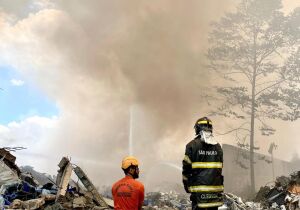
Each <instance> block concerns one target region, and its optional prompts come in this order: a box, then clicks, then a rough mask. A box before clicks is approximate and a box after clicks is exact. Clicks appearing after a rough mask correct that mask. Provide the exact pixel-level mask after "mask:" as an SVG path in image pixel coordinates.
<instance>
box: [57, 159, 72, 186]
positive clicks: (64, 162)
mask: <svg viewBox="0 0 300 210" xmlns="http://www.w3.org/2000/svg"><path fill="white" fill-rule="evenodd" d="M68 163H70V160H69V159H68V158H67V157H63V158H62V159H61V161H60V162H59V164H58V167H59V170H58V171H57V172H58V174H57V177H56V186H59V183H60V182H61V178H62V175H63V173H64V170H65V168H66V166H67V165H68Z"/></svg>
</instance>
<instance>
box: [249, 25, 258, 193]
mask: <svg viewBox="0 0 300 210" xmlns="http://www.w3.org/2000/svg"><path fill="white" fill-rule="evenodd" d="M256 38H257V32H256V30H254V36H253V53H254V56H253V75H252V83H251V86H252V91H251V128H250V180H251V182H250V185H251V194H252V195H255V171H254V125H255V123H254V122H255V86H256V73H257V65H256V63H257V58H256Z"/></svg>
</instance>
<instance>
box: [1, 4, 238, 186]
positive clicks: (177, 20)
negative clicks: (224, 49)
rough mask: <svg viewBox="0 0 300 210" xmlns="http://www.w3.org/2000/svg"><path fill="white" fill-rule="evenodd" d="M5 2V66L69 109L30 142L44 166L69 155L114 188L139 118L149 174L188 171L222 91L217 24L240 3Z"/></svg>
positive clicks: (136, 141)
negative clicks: (210, 42) (215, 72)
mask: <svg viewBox="0 0 300 210" xmlns="http://www.w3.org/2000/svg"><path fill="white" fill-rule="evenodd" d="M2 3H3V12H4V13H3V15H2V16H1V21H0V25H1V40H2V41H1V45H0V47H1V48H0V51H1V54H2V55H3V57H2V58H1V62H3V63H5V64H7V65H11V66H13V67H14V68H16V69H17V70H18V71H20V72H21V73H22V74H23V75H24V77H26V78H27V80H28V81H31V82H32V83H34V84H36V85H37V86H38V87H39V88H41V89H42V90H43V91H44V93H45V94H46V95H48V96H49V97H50V98H51V100H52V101H54V102H55V103H56V104H57V106H58V108H59V110H60V114H59V116H58V117H57V118H55V125H54V126H53V127H51V129H50V130H49V132H48V133H46V134H45V135H43V139H41V140H40V142H39V143H37V144H35V146H32V145H30V144H29V143H26V142H23V144H24V146H27V147H28V148H29V149H28V150H27V151H26V152H27V155H28V154H30V153H31V154H37V156H34V157H36V158H37V159H36V160H35V161H36V162H35V163H36V164H37V165H39V166H40V167H41V168H43V169H46V168H49V170H51V171H54V169H55V168H56V161H58V160H59V159H60V157H61V156H62V155H69V156H71V157H72V158H73V160H74V161H75V162H77V163H79V164H82V165H83V167H84V168H86V169H87V170H89V171H90V174H92V176H93V177H94V178H96V177H97V178H98V179H101V180H102V181H101V183H103V182H104V183H105V182H106V183H108V184H109V183H111V182H112V180H114V179H116V178H117V177H120V176H121V173H122V172H121V171H120V168H119V165H120V160H121V159H122V157H124V156H125V155H127V154H128V138H129V131H130V128H129V122H130V119H129V118H130V110H132V115H131V116H132V119H131V120H132V125H133V128H132V132H133V133H132V137H133V152H134V155H136V156H137V157H139V159H140V160H141V162H142V169H143V168H144V171H145V172H147V170H148V172H149V169H150V168H153V170H154V168H155V169H157V167H156V166H155V165H156V164H158V163H159V162H161V161H163V162H168V161H169V162H175V163H179V164H180V160H181V158H182V155H183V152H184V146H185V144H186V143H187V142H188V140H189V139H190V138H191V137H192V136H193V130H192V126H193V123H194V121H195V120H196V119H197V118H199V117H201V116H203V115H206V114H207V111H208V104H207V103H206V101H204V100H203V98H201V95H202V94H203V93H205V90H204V89H203V87H204V86H209V85H213V84H214V83H213V82H214V81H211V79H210V78H211V77H210V73H209V72H208V71H207V70H206V69H205V68H204V66H203V65H202V64H203V59H204V57H203V51H204V50H205V48H206V47H207V36H208V32H209V29H210V27H209V23H210V22H211V21H213V20H218V18H220V17H221V16H222V15H223V14H224V12H227V11H231V10H233V9H234V8H235V4H236V1H235V0H227V1H219V0H215V1H211V0H210V1H198V0H195V1H189V2H186V1H177V0H176V1H174V0H169V1H163V2H162V1H159V0H157V1H151V2H150V1H140V0H139V1H130V2H129V1H126V2H124V1H96V0H94V1H88V2H82V1H79V0H73V1H59V2H52V1H47V0H44V1H23V2H22V4H24V5H22V6H16V4H14V3H12V2H11V1H4V0H3V1H2ZM18 3H19V2H18ZM21 8H22V9H21ZM24 8H27V10H26V11H24ZM217 127H218V125H217ZM221 143H225V140H224V141H223V142H221ZM26 144H28V145H26ZM38 154H44V155H45V157H46V158H41V159H40V160H38V159H39V158H38V156H39V155H38ZM47 157H48V158H47ZM42 164H44V166H41V165H42ZM172 170H176V169H172ZM172 172H174V171H172ZM151 173H153V172H151ZM151 173H150V172H149V174H151ZM176 173H178V177H180V172H177V171H176ZM145 179H149V178H145ZM98 184H100V181H98Z"/></svg>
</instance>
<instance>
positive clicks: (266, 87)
mask: <svg viewBox="0 0 300 210" xmlns="http://www.w3.org/2000/svg"><path fill="white" fill-rule="evenodd" d="M281 9H282V5H281V0H241V3H240V4H239V5H238V7H237V10H236V12H234V13H227V14H226V15H225V16H224V17H223V18H221V19H220V21H218V22H215V23H213V25H212V26H213V30H212V32H211V34H210V37H209V43H210V48H209V49H208V52H207V58H208V61H209V65H208V66H209V68H210V69H212V70H214V71H215V72H217V73H218V75H221V76H222V78H224V79H225V80H226V81H228V83H227V84H228V86H227V87H224V86H223V87H222V86H218V87H217V90H218V93H219V94H221V96H222V97H223V102H222V105H221V106H220V107H218V109H216V110H215V111H214V112H213V113H214V114H220V115H223V116H225V117H231V118H235V119H238V120H239V121H241V125H240V126H238V127H237V128H235V129H232V130H231V131H243V132H244V136H243V139H244V141H245V140H246V139H249V140H250V144H245V143H240V144H241V145H243V146H245V145H248V146H249V152H250V153H249V161H250V162H249V164H250V180H251V193H253V194H254V193H255V173H254V162H255V161H254V150H255V149H257V148H256V147H255V144H254V142H255V141H254V140H255V128H256V127H257V126H256V123H257V122H259V123H260V130H261V133H262V134H263V135H271V134H273V133H274V132H275V129H273V128H271V127H270V126H269V125H268V124H267V121H266V120H267V119H282V120H290V121H294V120H297V119H298V118H299V117H300V114H299V110H300V107H299V104H300V103H299V100H300V97H299V96H300V95H299V94H300V91H299V84H300V83H299V34H300V25H299V24H300V19H299V17H300V15H299V14H300V9H299V8H297V9H295V10H294V12H292V13H291V14H289V15H285V14H284V13H283V12H282V11H281ZM297 66H298V67H297Z"/></svg>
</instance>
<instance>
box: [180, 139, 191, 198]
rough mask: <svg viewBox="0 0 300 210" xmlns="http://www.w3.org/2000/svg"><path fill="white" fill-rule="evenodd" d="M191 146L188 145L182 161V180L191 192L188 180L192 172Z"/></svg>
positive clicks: (186, 188) (185, 187)
mask: <svg viewBox="0 0 300 210" xmlns="http://www.w3.org/2000/svg"><path fill="white" fill-rule="evenodd" d="M191 154H192V153H191V148H190V147H189V146H188V145H187V146H186V148H185V155H184V158H183V161H182V182H183V186H184V189H185V191H186V192H187V193H189V186H188V181H189V178H190V177H191V174H192V161H191Z"/></svg>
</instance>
